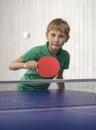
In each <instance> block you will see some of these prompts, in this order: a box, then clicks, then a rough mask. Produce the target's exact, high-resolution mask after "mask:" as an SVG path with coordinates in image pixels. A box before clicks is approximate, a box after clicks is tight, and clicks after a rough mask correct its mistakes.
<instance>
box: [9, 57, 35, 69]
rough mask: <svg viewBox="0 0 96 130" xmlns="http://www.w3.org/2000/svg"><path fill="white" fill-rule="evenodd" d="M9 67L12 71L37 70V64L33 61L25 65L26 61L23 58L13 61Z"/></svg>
mask: <svg viewBox="0 0 96 130" xmlns="http://www.w3.org/2000/svg"><path fill="white" fill-rule="evenodd" d="M8 67H9V69H10V70H18V69H37V62H36V61H34V60H32V61H28V62H25V63H24V61H23V60H22V59H21V58H18V59H16V60H14V61H12V62H11V63H10V64H9V66H8Z"/></svg>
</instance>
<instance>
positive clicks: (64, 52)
mask: <svg viewBox="0 0 96 130" xmlns="http://www.w3.org/2000/svg"><path fill="white" fill-rule="evenodd" d="M61 54H63V55H67V56H70V53H69V52H68V51H67V50H65V49H61Z"/></svg>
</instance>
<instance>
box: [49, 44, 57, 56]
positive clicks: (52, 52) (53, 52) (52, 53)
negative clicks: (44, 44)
mask: <svg viewBox="0 0 96 130" xmlns="http://www.w3.org/2000/svg"><path fill="white" fill-rule="evenodd" d="M48 50H49V51H50V53H51V55H52V56H56V55H57V54H58V52H59V50H52V49H51V48H50V47H49V46H48Z"/></svg>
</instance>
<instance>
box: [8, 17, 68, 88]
mask: <svg viewBox="0 0 96 130" xmlns="http://www.w3.org/2000/svg"><path fill="white" fill-rule="evenodd" d="M69 32H70V27H69V25H68V23H67V22H66V21H64V20H63V19H61V18H57V19H54V20H52V21H51V22H50V23H49V25H48V26H47V31H46V39H47V42H46V44H44V45H42V46H37V47H33V48H31V49H30V50H29V51H27V52H26V53H25V54H24V55H22V56H21V57H20V58H18V59H16V60H15V61H13V62H11V63H10V64H9V69H10V70H18V69H27V72H26V73H25V74H24V75H23V77H22V78H21V80H32V79H42V77H40V76H39V75H38V72H37V71H36V69H37V64H38V60H39V59H40V58H41V57H42V56H54V57H55V58H57V59H58V61H59V63H60V72H59V73H58V74H57V75H56V76H55V77H54V78H56V79H63V76H62V74H63V70H64V69H68V67H69V61H70V55H69V53H68V52H67V51H66V50H63V49H62V46H63V45H64V44H65V43H66V42H67V40H68V39H69ZM52 78H53V77H52ZM43 79H44V78H43ZM49 85H50V84H49V83H44V84H29V85H23V84H22V85H21V84H18V85H17V88H18V89H19V90H31V89H47V88H48V87H49ZM57 86H58V88H64V83H57Z"/></svg>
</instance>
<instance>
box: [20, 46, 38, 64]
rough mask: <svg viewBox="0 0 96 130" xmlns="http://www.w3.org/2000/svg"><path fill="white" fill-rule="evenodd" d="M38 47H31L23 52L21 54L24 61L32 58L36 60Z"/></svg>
mask: <svg viewBox="0 0 96 130" xmlns="http://www.w3.org/2000/svg"><path fill="white" fill-rule="evenodd" d="M36 55H37V53H36V48H35V47H34V48H31V49H30V50H28V51H27V52H26V53H25V54H23V55H22V56H21V58H22V60H23V61H24V62H27V61H30V60H36Z"/></svg>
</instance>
